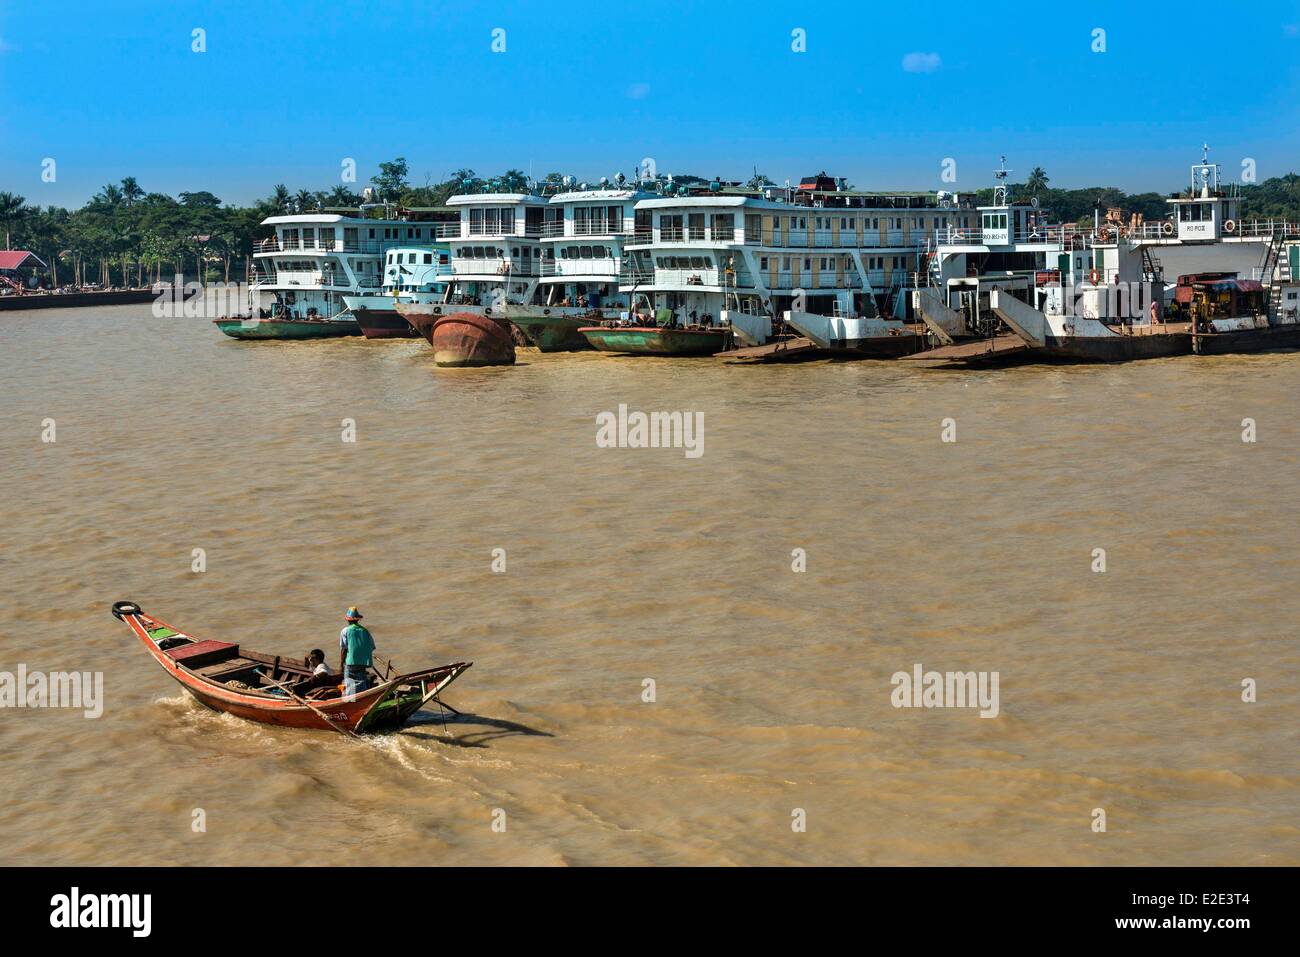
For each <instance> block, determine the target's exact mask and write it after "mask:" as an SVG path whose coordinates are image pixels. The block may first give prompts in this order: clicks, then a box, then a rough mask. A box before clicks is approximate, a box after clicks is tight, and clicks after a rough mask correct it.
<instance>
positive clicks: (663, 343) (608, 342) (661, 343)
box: [579, 326, 727, 356]
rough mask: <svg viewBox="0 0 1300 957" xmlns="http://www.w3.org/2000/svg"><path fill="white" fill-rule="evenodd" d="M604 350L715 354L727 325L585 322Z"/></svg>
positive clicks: (594, 344) (595, 342) (591, 339)
mask: <svg viewBox="0 0 1300 957" xmlns="http://www.w3.org/2000/svg"><path fill="white" fill-rule="evenodd" d="M579 331H580V332H581V333H582V334H583V336H585V337H586V339H587V341H588V342H590V343H591V345H592V347H593V348H595V349H598V350H600V351H601V352H620V353H624V354H627V355H645V356H712V355H716V354H717V353H719V352H721V351H722V350H723V349H724V348H725V347H726V343H727V330H725V329H676V328H665V327H661V326H584V327H583V328H582V329H580V330H579Z"/></svg>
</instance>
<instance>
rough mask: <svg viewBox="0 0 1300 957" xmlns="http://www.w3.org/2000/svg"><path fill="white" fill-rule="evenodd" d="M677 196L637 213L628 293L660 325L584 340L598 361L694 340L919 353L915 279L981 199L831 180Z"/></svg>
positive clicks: (678, 192)
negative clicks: (606, 354)
mask: <svg viewBox="0 0 1300 957" xmlns="http://www.w3.org/2000/svg"><path fill="white" fill-rule="evenodd" d="M669 191H670V192H671V195H660V196H657V197H654V198H649V199H642V200H640V201H638V202H637V204H636V208H635V216H636V225H635V232H634V235H633V236H632V237H631V238H630V239H629V240H628V241H627V242H626V256H625V257H624V262H623V269H622V275H621V282H620V289H621V290H622V291H623V292H624V293H626V294H627V295H628V296H629V297H631V299H632V304H633V306H634V307H635V309H636V310H637V312H638V315H642V316H653V317H654V318H653V321H652V322H646V321H641V320H638V321H637V322H634V323H633V325H632V327H631V329H629V328H620V329H611V328H608V327H606V328H605V329H588V330H585V331H584V332H585V334H586V335H587V336H588V338H590V339H591V340H592V341H593V344H595V345H596V346H597V348H606V349H608V350H609V351H623V352H653V353H659V354H662V353H664V352H665V351H668V352H670V353H671V352H672V349H671V348H669V349H667V350H666V349H665V341H664V340H665V338H666V337H668V336H671V337H672V338H674V339H681V338H682V336H681V335H680V333H679V330H687V331H689V330H693V329H694V330H701V331H710V330H725V331H726V332H728V333H729V334H730V336H731V337H732V338H733V339H734V341H735V342H736V343H737V344H738V345H741V346H750V347H753V346H761V345H764V344H768V343H779V342H781V341H783V340H785V339H788V338H790V337H791V335H797V336H800V337H804V338H806V339H807V340H809V341H810V342H811V344H812V345H814V346H816V347H818V348H820V349H823V350H836V351H840V352H842V353H846V354H848V353H851V354H855V355H857V356H861V357H871V356H878V357H886V356H894V355H902V354H906V353H908V352H913V351H916V350H918V349H920V348H922V347H923V345H924V337H923V329H922V328H920V327H919V325H918V324H916V323H911V322H908V318H909V316H908V308H909V298H908V297H907V296H906V295H905V290H906V287H907V281H908V277H909V276H911V275H913V274H914V273H915V271H916V269H917V266H918V263H919V259H920V256H921V254H922V252H923V250H924V249H925V247H926V244H927V242H928V241H929V239H930V237H931V236H932V234H933V233H934V232H935V231H937V230H941V229H945V228H953V227H959V226H969V225H971V224H972V223H973V216H974V210H973V209H972V208H971V207H970V201H969V197H964V198H963V197H960V196H957V195H954V194H948V193H942V192H939V193H918V192H885V191H872V190H852V189H849V188H848V187H847V186H846V185H845V183H844V181H843V180H836V179H834V178H832V177H830V176H828V175H826V174H825V173H824V172H823V173H820V174H818V175H816V176H811V177H807V178H805V179H804V180H803V181H802V182H801V183H800V184H799V186H798V187H797V188H792V187H789V186H787V187H784V188H782V187H766V188H764V189H763V190H761V191H760V190H754V189H748V188H743V187H740V186H739V185H738V184H723V183H721V182H718V181H715V182H713V183H710V184H708V185H707V186H705V187H696V188H682V187H679V188H675V189H674V188H671V187H670V188H669ZM778 317H779V318H778ZM631 330H637V331H638V332H637V334H634V333H633V332H632V331H631ZM665 330H666V331H665ZM694 346H695V344H694V343H691V345H690V346H689V347H690V348H692V350H693V351H697V352H698V351H699V350H697V349H695V348H694ZM715 351H718V350H715Z"/></svg>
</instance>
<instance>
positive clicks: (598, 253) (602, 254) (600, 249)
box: [591, 246, 609, 259]
mask: <svg viewBox="0 0 1300 957" xmlns="http://www.w3.org/2000/svg"><path fill="white" fill-rule="evenodd" d="M591 252H592V255H593V256H595V257H596V258H597V259H608V258H609V250H608V249H606V248H605V247H604V246H592V247H591Z"/></svg>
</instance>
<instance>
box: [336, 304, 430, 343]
mask: <svg viewBox="0 0 1300 957" xmlns="http://www.w3.org/2000/svg"><path fill="white" fill-rule="evenodd" d="M352 316H353V318H355V319H356V320H357V325H358V326H360V327H361V334H362V335H363V336H365V337H366V338H367V339H419V338H420V334H419V333H418V332H416V331H415V329H414V327H412V326H411V324H410V323H409V322H407V321H406V320H405V319H403V318H402V316H401V315H399V314H398V312H397V310H396V309H372V308H370V307H369V306H359V307H358V308H356V309H353V310H352Z"/></svg>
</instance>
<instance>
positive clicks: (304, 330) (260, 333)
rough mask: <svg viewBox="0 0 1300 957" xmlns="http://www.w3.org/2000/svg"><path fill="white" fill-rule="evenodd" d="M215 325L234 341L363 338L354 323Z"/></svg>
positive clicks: (234, 321)
mask: <svg viewBox="0 0 1300 957" xmlns="http://www.w3.org/2000/svg"><path fill="white" fill-rule="evenodd" d="M212 322H213V324H214V325H215V326H216V327H217V328H218V329H220V330H221V331H222V332H224V333H225V334H226V335H228V336H230V338H232V339H334V338H338V337H340V336H359V335H361V326H360V325H358V324H357V321H356V320H355V319H246V318H243V319H241V318H240V317H238V316H230V317H227V318H224V319H213V320H212Z"/></svg>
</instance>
